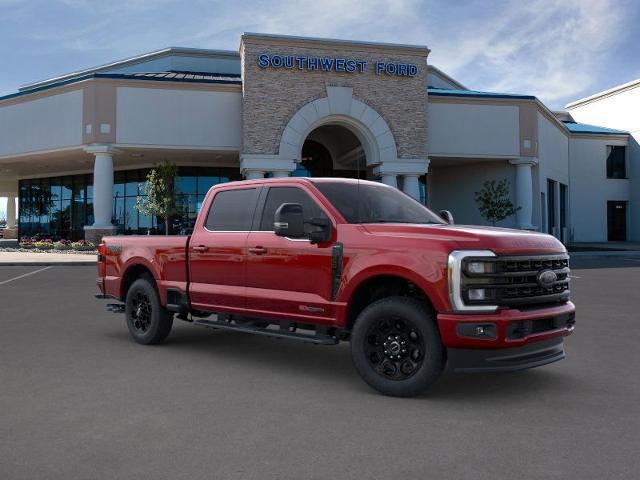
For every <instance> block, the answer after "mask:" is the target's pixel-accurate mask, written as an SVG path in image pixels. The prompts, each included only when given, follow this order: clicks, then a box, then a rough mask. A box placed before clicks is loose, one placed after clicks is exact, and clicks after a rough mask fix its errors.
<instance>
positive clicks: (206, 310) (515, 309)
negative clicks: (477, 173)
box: [97, 178, 575, 396]
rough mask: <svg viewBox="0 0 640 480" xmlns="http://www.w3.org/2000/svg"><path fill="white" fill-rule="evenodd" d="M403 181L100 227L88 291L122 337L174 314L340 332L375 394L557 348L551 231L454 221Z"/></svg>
mask: <svg viewBox="0 0 640 480" xmlns="http://www.w3.org/2000/svg"><path fill="white" fill-rule="evenodd" d="M448 220H449V221H445V220H443V218H441V217H440V216H439V215H437V214H435V213H433V212H432V211H430V210H429V209H427V208H426V207H424V206H423V205H422V204H420V203H419V202H416V201H415V200H413V199H412V198H410V197H409V196H407V195H405V194H404V193H402V192H400V191H399V190H397V189H395V188H393V187H389V186H386V185H383V184H380V183H375V182H368V181H358V180H350V179H336V178H312V179H311V178H310V179H307V178H278V179H261V180H251V181H242V182H232V183H225V184H220V185H216V186H215V187H213V188H211V190H210V191H209V193H208V194H207V196H206V198H205V200H204V203H203V205H202V209H201V211H200V214H199V216H198V219H197V221H196V224H195V227H194V231H193V233H192V234H191V235H190V236H169V237H165V236H139V237H132V236H118V237H105V238H104V239H103V243H102V244H101V245H100V246H99V263H98V270H99V277H98V279H97V283H98V286H99V288H100V291H101V293H100V294H99V295H97V296H98V297H100V298H115V299H117V300H118V301H119V302H122V303H117V304H110V305H109V306H108V308H110V309H111V310H113V311H119V312H124V313H125V316H126V323H127V326H128V328H129V331H130V332H131V335H132V337H133V339H134V340H135V341H136V342H138V343H141V344H156V343H160V342H162V341H163V340H164V339H165V338H166V337H167V335H169V332H170V330H171V327H172V323H173V317H174V314H175V315H176V316H177V318H179V319H181V320H185V321H189V322H193V323H194V324H198V325H204V326H207V327H212V328H216V329H228V330H235V331H242V332H249V333H254V334H258V335H264V336H271V337H279V338H290V339H296V340H302V341H307V342H312V343H316V344H323V345H334V344H337V343H339V342H340V341H350V343H351V354H352V359H353V362H354V364H355V367H356V369H357V371H358V372H359V374H360V375H361V376H362V378H363V379H364V380H365V381H366V382H367V383H368V384H369V385H370V386H371V387H373V388H374V389H376V390H378V391H380V392H382V393H383V394H386V395H394V396H411V395H415V394H417V393H419V392H421V391H423V390H424V389H425V388H426V387H428V386H429V385H430V384H432V383H433V382H434V381H435V380H436V379H437V378H438V377H439V376H440V374H441V373H442V371H443V369H444V368H445V366H448V368H450V369H451V370H453V371H508V370H519V369H525V368H531V367H537V366H540V365H544V364H547V363H551V362H554V361H557V360H560V359H562V358H564V347H563V337H565V336H567V335H569V334H570V333H571V332H572V331H573V329H574V324H575V307H574V305H573V304H572V303H571V302H570V301H569V257H568V255H567V251H566V249H565V248H564V246H563V245H562V244H561V243H560V242H559V241H557V240H556V239H555V238H553V237H551V236H549V235H543V234H538V233H530V232H526V231H519V230H508V229H502V228H485V227H477V226H460V225H453V224H452V220H451V219H450V218H449V219H448Z"/></svg>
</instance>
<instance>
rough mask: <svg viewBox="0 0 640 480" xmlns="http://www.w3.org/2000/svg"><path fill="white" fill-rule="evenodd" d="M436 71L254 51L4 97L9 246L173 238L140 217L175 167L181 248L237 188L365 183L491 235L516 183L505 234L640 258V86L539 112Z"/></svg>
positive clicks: (111, 67)
mask: <svg viewBox="0 0 640 480" xmlns="http://www.w3.org/2000/svg"><path fill="white" fill-rule="evenodd" d="M428 56H429V49H428V48H427V47H424V46H413V45H395V44H385V43H369V42H357V41H343V40H329V39H318V38H301V37H291V36H280V35H265V34H252V33H247V34H244V35H242V37H241V39H240V48H239V51H238V52H236V51H218V50H201V49H189V48H167V49H164V50H160V51H157V52H152V53H148V54H144V55H140V56H138V57H134V58H130V59H126V60H122V61H117V62H113V63H111V64H108V65H103V66H100V67H96V68H91V69H87V70H82V71H79V72H74V73H69V74H67V75H62V76H59V77H56V78H51V79H48V80H44V81H40V82H36V83H32V84H28V85H25V86H23V87H21V88H20V89H19V90H18V92H17V93H14V94H11V95H6V96H4V97H0V197H8V198H9V201H8V217H9V221H8V227H9V228H8V231H7V234H6V236H17V235H22V236H29V235H35V234H39V235H42V236H50V237H53V238H70V239H79V238H88V239H96V238H99V237H100V236H102V235H105V234H113V233H119V234H146V233H149V232H151V233H155V232H162V231H164V228H163V227H162V226H161V225H158V220H157V219H156V218H152V217H147V216H144V215H142V214H141V213H139V212H138V211H137V210H136V208H135V204H136V199H137V197H138V196H140V195H144V193H145V192H144V181H145V177H146V174H147V172H148V170H149V169H150V168H152V167H153V166H154V165H156V164H158V163H159V162H161V161H164V160H168V161H171V162H174V163H175V164H177V165H178V166H179V169H178V176H177V177H176V179H175V185H176V189H177V191H178V210H179V212H180V213H179V214H178V215H176V218H175V219H174V220H173V221H172V224H171V228H172V231H174V232H179V231H188V229H189V228H190V227H191V226H192V225H193V222H194V219H195V216H196V215H197V212H198V209H199V206H200V204H201V202H202V200H203V197H204V195H205V194H206V192H207V190H208V189H209V188H210V187H211V186H212V185H215V184H217V183H220V182H227V181H232V180H240V179H243V178H249V179H255V178H262V177H284V176H290V175H293V176H312V177H318V176H333V177H358V176H360V177H361V178H367V179H371V180H379V181H381V182H384V183H386V184H388V185H392V186H394V187H397V188H399V189H401V190H402V191H404V192H405V193H407V194H408V195H411V196H412V197H414V198H416V199H417V200H418V201H421V202H423V203H425V204H426V205H428V206H429V207H431V208H433V209H435V210H440V209H448V210H450V211H451V212H452V213H453V215H454V218H455V220H456V223H467V224H485V223H486V221H485V220H484V219H483V218H482V217H481V216H480V214H479V211H478V206H477V204H476V203H475V200H474V198H475V192H477V191H478V190H480V189H481V188H482V185H483V182H484V181H486V180H492V179H494V180H502V179H506V180H508V182H509V185H510V191H509V194H510V196H511V200H512V202H513V204H514V205H515V206H517V207H519V209H518V210H517V213H516V214H515V215H514V216H512V217H509V218H507V219H506V220H504V221H502V222H500V224H499V225H501V226H506V227H515V228H521V229H531V230H539V231H543V232H548V233H551V234H552V235H555V236H556V237H557V238H559V239H561V240H562V241H564V242H605V241H640V193H639V192H640V148H639V147H638V141H640V115H639V114H638V113H637V112H639V111H640V81H637V82H635V83H634V82H632V83H630V84H626V85H623V86H621V87H619V88H618V89H612V90H609V91H607V92H603V93H601V94H598V95H594V96H592V97H588V98H585V99H583V100H579V101H577V102H574V103H571V104H569V105H568V106H567V110H566V111H563V112H552V111H550V110H549V109H548V108H547V107H546V106H545V105H544V104H542V103H541V102H540V101H539V100H538V99H537V98H536V97H535V96H532V95H526V94H523V95H518V94H509V93H499V92H480V91H475V90H470V89H468V88H466V87H465V86H464V85H463V84H461V83H460V82H459V81H458V80H456V79H453V78H451V77H450V76H449V75H447V74H445V73H444V72H442V71H441V70H439V69H438V68H436V67H434V66H432V65H430V64H429V63H428ZM16 198H17V199H18V201H17V202H16V201H15V199H16ZM16 203H17V212H16V211H15V209H16ZM16 216H17V218H18V221H17V222H15V221H14V220H13V218H15V217H16Z"/></svg>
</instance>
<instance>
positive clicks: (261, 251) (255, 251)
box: [249, 247, 267, 255]
mask: <svg viewBox="0 0 640 480" xmlns="http://www.w3.org/2000/svg"><path fill="white" fill-rule="evenodd" d="M249 253H253V254H254V255H264V254H265V253H267V249H266V248H264V247H251V248H249Z"/></svg>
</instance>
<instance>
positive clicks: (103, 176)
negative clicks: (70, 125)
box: [84, 145, 117, 242]
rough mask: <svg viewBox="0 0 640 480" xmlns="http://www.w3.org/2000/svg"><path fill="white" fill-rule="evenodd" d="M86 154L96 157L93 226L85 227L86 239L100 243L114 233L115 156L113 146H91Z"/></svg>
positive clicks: (86, 149) (94, 165)
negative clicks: (104, 236) (103, 237)
mask: <svg viewBox="0 0 640 480" xmlns="http://www.w3.org/2000/svg"><path fill="white" fill-rule="evenodd" d="M84 150H85V152H87V153H91V154H93V155H94V156H95V160H94V162H93V225H85V227H84V230H85V238H86V239H87V240H91V241H94V242H98V241H100V239H101V238H102V236H103V235H110V234H112V233H114V231H115V229H116V227H114V226H113V225H112V224H111V218H112V217H113V155H114V154H116V153H117V150H116V149H114V148H113V147H112V146H111V145H89V146H87V147H85V148H84Z"/></svg>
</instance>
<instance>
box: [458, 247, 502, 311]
mask: <svg viewBox="0 0 640 480" xmlns="http://www.w3.org/2000/svg"><path fill="white" fill-rule="evenodd" d="M495 256H496V254H495V253H493V252H492V251H491V250H454V251H453V252H451V253H450V254H449V299H450V300H451V306H452V307H453V309H454V310H456V311H459V312H495V311H496V309H497V308H498V306H497V305H467V304H465V302H464V300H463V298H462V276H463V275H464V274H465V273H468V274H469V275H482V274H486V273H492V272H494V268H495V264H494V263H493V262H488V261H482V258H483V257H495ZM467 258H468V259H469V260H468V261H465V259H467ZM467 297H468V299H469V300H476V301H482V300H486V299H487V296H486V291H485V290H484V289H483V288H471V289H469V290H468V291H467Z"/></svg>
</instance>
